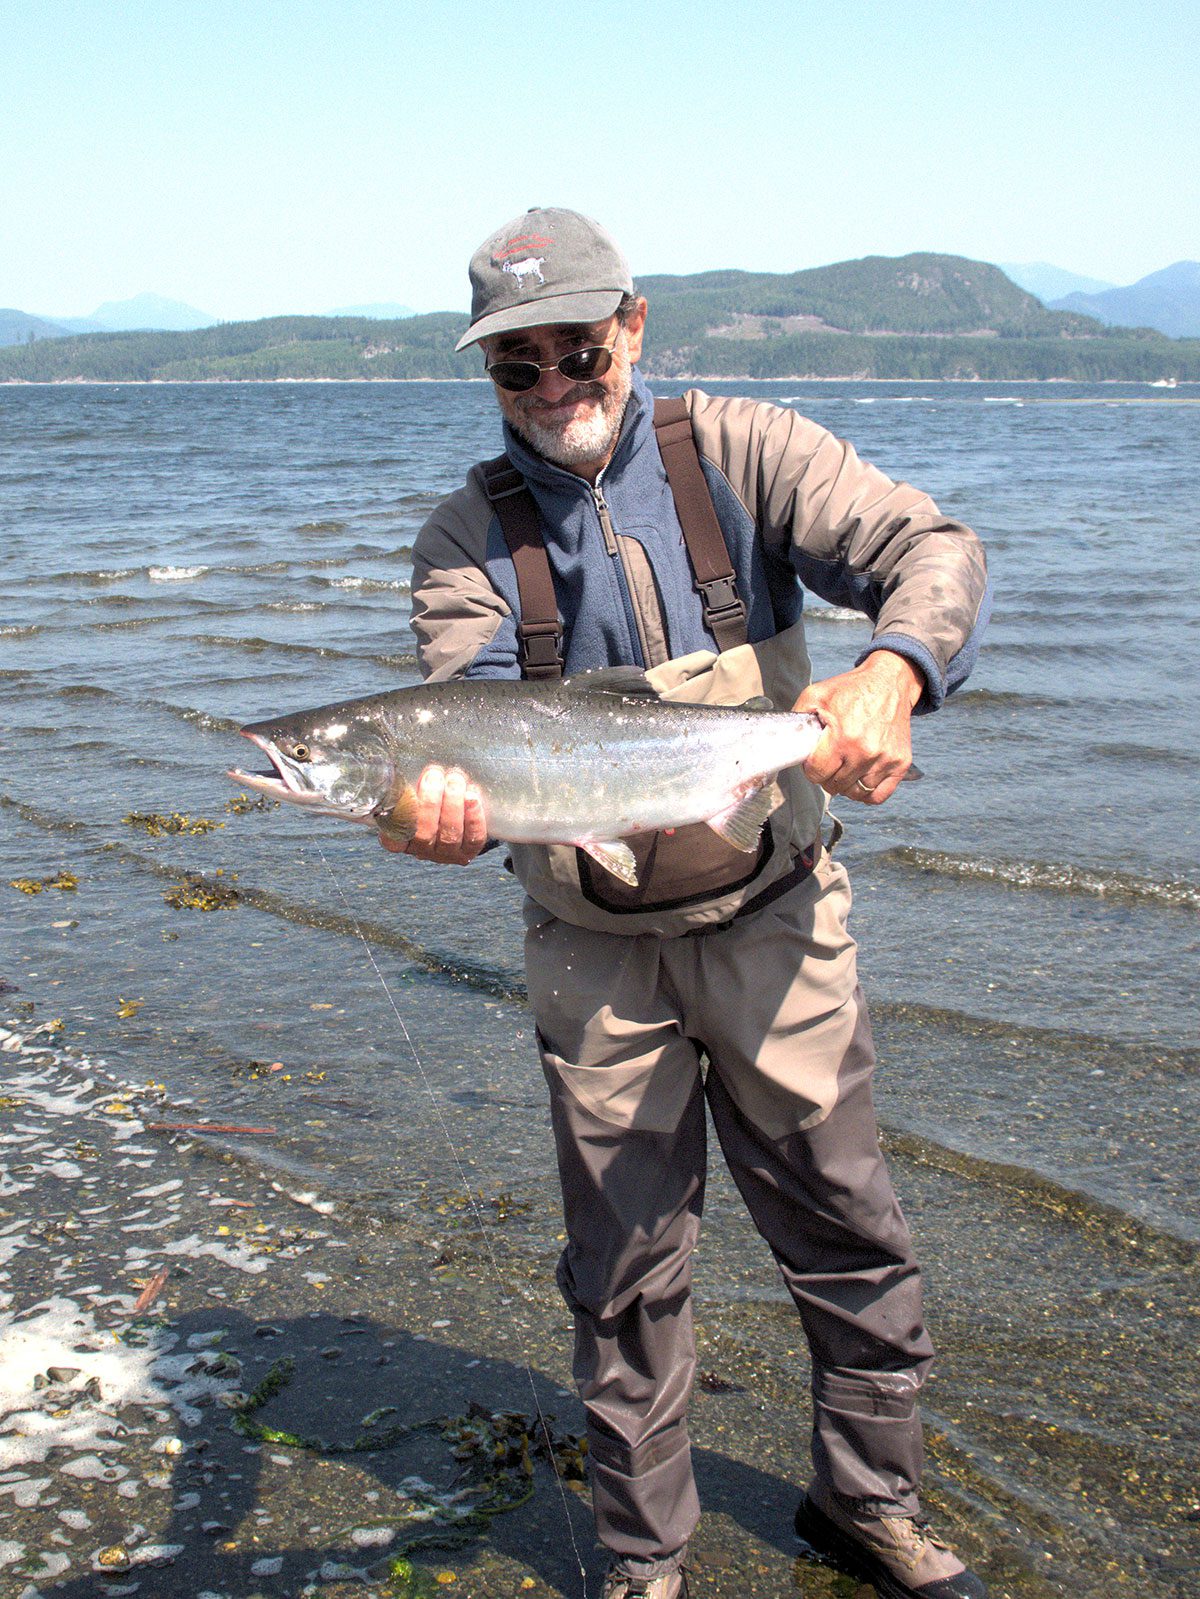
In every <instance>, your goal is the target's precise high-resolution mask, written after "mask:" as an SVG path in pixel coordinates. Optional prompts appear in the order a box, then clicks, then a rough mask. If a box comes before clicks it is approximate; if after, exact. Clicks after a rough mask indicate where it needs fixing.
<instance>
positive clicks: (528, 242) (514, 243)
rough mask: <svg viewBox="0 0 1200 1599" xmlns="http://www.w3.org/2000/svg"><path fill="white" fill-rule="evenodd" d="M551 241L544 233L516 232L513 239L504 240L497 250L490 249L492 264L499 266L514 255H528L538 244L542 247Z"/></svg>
mask: <svg viewBox="0 0 1200 1599" xmlns="http://www.w3.org/2000/svg"><path fill="white" fill-rule="evenodd" d="M553 243H554V240H553V239H548V238H547V237H546V235H545V234H544V233H518V234H517V236H516V238H515V239H508V240H506V241H505V242H504V244H502V245H501V246H500V248H499V249H498V250H493V251H492V264H493V266H500V265H501V264H502V263H503V262H505V261H508V260H511V259H512V257H513V256H514V255H528V254H529V252H530V251H531V250H536V249H538V247H539V246H540V247H541V248H543V249H544V248H545V247H546V246H547V245H550V244H553Z"/></svg>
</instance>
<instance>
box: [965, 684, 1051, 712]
mask: <svg viewBox="0 0 1200 1599" xmlns="http://www.w3.org/2000/svg"><path fill="white" fill-rule="evenodd" d="M1072 703H1073V702H1072V701H1071V700H1067V699H1061V698H1059V697H1057V696H1055V695H1052V694H1026V693H1025V692H1024V691H1023V690H1021V689H998V688H967V689H961V690H960V691H959V692H958V693H957V694H952V695H951V696H950V698H949V699H948V700H947V701H946V706H947V709H953V708H954V707H955V706H963V707H965V706H970V707H971V708H972V709H976V708H984V709H987V710H999V711H1003V710H1009V709H1012V710H1014V711H1055V710H1066V709H1069V708H1070V707H1071V706H1072Z"/></svg>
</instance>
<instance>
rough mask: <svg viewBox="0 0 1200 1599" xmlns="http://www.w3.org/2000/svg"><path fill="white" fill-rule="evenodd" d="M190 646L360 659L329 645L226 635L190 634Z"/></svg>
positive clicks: (352, 652) (251, 653)
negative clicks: (199, 645) (200, 645)
mask: <svg viewBox="0 0 1200 1599" xmlns="http://www.w3.org/2000/svg"><path fill="white" fill-rule="evenodd" d="M188 642H189V643H191V644H204V645H206V646H207V647H208V648H210V649H218V650H242V651H244V652H245V653H246V654H247V655H267V654H269V653H271V652H272V651H275V652H277V653H279V654H281V655H315V656H316V657H317V658H318V659H320V660H325V661H357V660H359V659H360V658H361V657H360V656H359V655H358V654H356V652H355V651H353V650H337V649H334V647H333V646H332V645H331V644H297V643H295V642H294V641H293V640H291V639H273V638H258V637H255V636H251V637H248V638H233V637H231V636H230V635H229V634H228V633H191V634H189V635H188Z"/></svg>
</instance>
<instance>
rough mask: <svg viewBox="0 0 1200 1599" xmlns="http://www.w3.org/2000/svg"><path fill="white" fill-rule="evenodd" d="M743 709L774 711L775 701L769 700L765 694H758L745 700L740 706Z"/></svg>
mask: <svg viewBox="0 0 1200 1599" xmlns="http://www.w3.org/2000/svg"><path fill="white" fill-rule="evenodd" d="M738 709H739V710H741V711H773V710H774V709H775V701H774V700H769V699H768V698H767V696H766V695H765V694H756V695H755V696H754V697H753V699H749V700H745V701H743V703H742V704H741V705H739V706H738Z"/></svg>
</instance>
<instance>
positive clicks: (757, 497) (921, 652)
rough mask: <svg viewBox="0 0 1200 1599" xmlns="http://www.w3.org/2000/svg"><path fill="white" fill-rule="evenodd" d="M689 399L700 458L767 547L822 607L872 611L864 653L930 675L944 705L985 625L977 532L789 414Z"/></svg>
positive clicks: (930, 698)
mask: <svg viewBox="0 0 1200 1599" xmlns="http://www.w3.org/2000/svg"><path fill="white" fill-rule="evenodd" d="M688 401H689V405H690V407H691V413H692V427H693V431H694V432H695V435H696V441H697V444H698V446H699V448H700V452H701V455H702V456H703V457H704V458H705V459H706V460H708V461H710V462H711V463H712V464H713V465H715V466H716V467H717V468H718V470H719V471H720V472H721V473H722V474H723V475H724V477H725V478H726V480H727V481H728V483H729V485H730V487H731V488H732V489H733V491H734V493H735V494H737V496H738V498H739V499H740V500H741V501H742V504H743V505H744V506H745V507H746V510H747V512H748V513H749V514H750V515H751V516H752V517H753V518H754V519H755V522H756V524H757V525H758V527H759V529H760V532H761V535H762V538H763V542H764V545H765V546H766V548H767V550H768V551H769V552H773V553H774V554H775V555H777V556H778V557H780V558H781V559H786V560H787V561H789V562H790V564H791V566H792V567H793V569H794V570H795V572H796V574H797V576H798V577H799V579H800V581H801V582H802V583H803V584H804V586H805V587H806V588H808V589H811V590H812V592H813V593H815V594H818V595H820V596H821V598H822V599H824V600H828V601H829V602H830V603H831V604H834V605H845V606H850V607H853V608H854V609H855V610H859V611H863V612H864V613H865V614H866V615H868V616H869V617H870V618H871V619H872V621H873V622H874V624H875V626H874V634H873V637H872V639H871V643H870V645H869V646H868V648H867V649H866V650H865V651H864V652H863V656H865V655H867V654H869V653H870V652H871V651H872V650H876V649H892V650H895V651H896V652H897V653H898V654H901V655H904V656H906V657H907V658H908V659H910V660H911V661H912V662H913V663H914V665H916V666H917V667H918V668H919V669H920V670H921V672H922V673H923V674H924V676H925V680H926V693H925V695H924V696H923V707H924V708H925V709H934V708H936V707H937V706H938V705H940V704H941V702H942V701H943V699H944V698H945V696H946V694H947V693H948V692H949V691H950V690H952V689H953V688H955V687H957V685H958V683H960V682H961V681H962V680H963V679H964V678H965V677H966V675H967V672H969V670H970V668H971V666H972V664H973V663H974V659H975V655H976V653H977V652H978V645H979V637H980V633H981V632H982V628H983V626H984V625H985V624H986V620H987V610H988V583H987V564H986V560H985V557H984V553H983V547H982V546H981V544H980V542H979V540H978V539H977V538H976V536H975V534H974V533H973V532H972V531H971V529H970V528H969V527H966V526H965V525H964V524H963V523H961V522H956V521H954V520H952V519H951V518H949V517H946V516H943V515H942V513H941V512H940V511H939V510H938V508H937V506H936V505H935V504H934V503H933V501H932V500H931V499H930V498H929V496H928V495H927V494H923V493H921V492H920V491H919V490H917V489H915V488H913V487H912V486H911V484H908V483H902V482H901V483H896V482H893V481H892V479H891V478H889V477H887V476H886V475H885V474H884V473H883V472H880V471H879V470H878V469H877V468H875V467H873V466H870V465H868V464H867V463H866V462H865V461H861V460H859V458H858V456H857V455H856V454H855V451H854V449H853V448H852V446H851V445H849V444H847V443H845V441H844V440H842V439H839V438H836V437H835V436H834V435H833V434H832V433H830V432H828V431H827V430H826V429H825V428H823V427H821V426H819V425H818V424H817V423H816V422H811V421H809V420H808V419H807V418H805V417H802V416H800V415H798V414H797V413H796V412H794V411H791V410H787V409H784V408H782V407H779V406H774V405H764V404H761V403H759V402H757V401H753V400H744V399H724V398H713V397H711V396H709V395H705V394H701V393H699V392H698V391H692V392H691V393H689V395H688ZM862 658H863V657H862V656H860V659H862Z"/></svg>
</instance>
